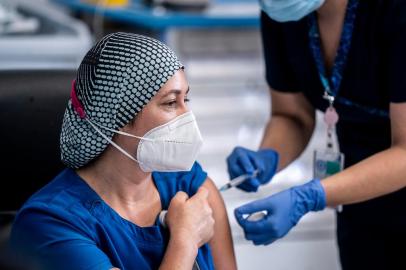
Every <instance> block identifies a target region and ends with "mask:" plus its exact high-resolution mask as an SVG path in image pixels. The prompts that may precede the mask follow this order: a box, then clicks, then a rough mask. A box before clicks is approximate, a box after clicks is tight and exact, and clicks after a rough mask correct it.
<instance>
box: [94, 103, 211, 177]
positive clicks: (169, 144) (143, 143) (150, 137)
mask: <svg viewBox="0 0 406 270" xmlns="http://www.w3.org/2000/svg"><path fill="white" fill-rule="evenodd" d="M88 122H89V124H90V125H91V126H92V127H93V128H94V129H95V130H96V131H97V132H98V133H100V134H101V135H102V136H103V138H104V139H106V140H108V141H109V142H110V143H111V144H112V145H113V146H114V147H115V148H117V150H119V151H120V152H122V153H123V154H124V155H126V156H127V157H129V158H130V159H132V160H134V161H136V162H138V164H139V166H140V168H141V170H143V171H144V172H152V171H159V172H177V171H189V170H191V168H192V166H193V164H194V162H195V161H196V158H197V155H198V153H199V150H200V148H201V146H202V144H203V139H202V135H201V134H200V130H199V127H198V126H197V123H196V119H195V116H194V114H193V113H192V112H191V111H189V112H186V113H184V114H182V115H180V116H178V117H176V118H174V119H173V120H171V121H169V122H167V123H165V124H163V125H160V126H157V127H155V128H153V129H151V130H150V131H148V132H147V133H146V134H145V135H144V136H142V137H139V136H136V135H132V134H129V133H126V132H122V131H117V130H113V129H109V128H106V127H104V126H101V125H99V124H97V123H94V122H93V121H90V120H88ZM99 127H100V128H103V129H107V130H110V131H112V132H114V133H117V134H121V135H124V136H129V137H133V138H138V139H140V142H139V144H138V148H137V158H134V157H133V156H132V155H130V154H129V153H128V152H127V151H125V150H124V149H123V148H121V147H120V146H119V145H117V144H116V143H114V142H113V141H112V140H110V139H109V138H108V137H107V136H106V135H104V134H103V133H102V132H101V131H100V129H99Z"/></svg>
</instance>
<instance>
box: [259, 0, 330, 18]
mask: <svg viewBox="0 0 406 270" xmlns="http://www.w3.org/2000/svg"><path fill="white" fill-rule="evenodd" d="M324 1H325V0H259V2H260V4H261V8H262V10H263V11H264V12H265V13H266V14H268V16H269V17H270V18H271V19H273V20H275V21H278V22H288V21H298V20H300V19H302V18H303V17H305V16H306V15H309V14H310V13H311V12H313V11H315V10H316V9H318V8H319V7H320V6H321V5H322V4H323V3H324Z"/></svg>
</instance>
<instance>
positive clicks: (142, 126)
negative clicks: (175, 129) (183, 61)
mask: <svg viewBox="0 0 406 270" xmlns="http://www.w3.org/2000/svg"><path fill="white" fill-rule="evenodd" d="M188 92H189V85H188V82H187V80H186V76H185V72H184V71H183V70H178V71H177V72H176V73H175V74H174V75H173V76H172V78H170V79H169V80H168V81H167V82H166V83H165V84H164V85H163V86H162V88H161V89H159V91H158V93H157V94H156V95H155V96H154V97H153V98H152V99H151V100H150V102H149V103H148V104H147V105H146V106H145V107H144V108H143V109H142V111H141V112H139V113H138V114H137V116H136V118H135V120H134V121H133V122H132V123H130V124H128V125H126V126H125V127H124V128H123V129H122V130H123V131H125V132H128V133H131V134H134V135H137V136H143V135H144V134H145V133H146V132H148V131H149V130H151V129H153V128H155V127H157V126H159V125H162V124H165V123H167V122H169V121H170V120H172V119H174V118H175V117H177V116H179V115H181V114H184V113H185V112H187V111H188V110H189V109H188V107H187V102H188V99H187V94H188Z"/></svg>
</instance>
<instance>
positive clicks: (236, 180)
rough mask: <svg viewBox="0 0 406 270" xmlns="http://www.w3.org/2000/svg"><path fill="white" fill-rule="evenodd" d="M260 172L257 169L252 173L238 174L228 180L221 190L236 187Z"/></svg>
mask: <svg viewBox="0 0 406 270" xmlns="http://www.w3.org/2000/svg"><path fill="white" fill-rule="evenodd" d="M258 172H259V171H258V170H255V171H254V172H253V173H252V174H242V175H240V176H237V177H236V178H233V179H231V180H230V182H228V183H227V184H225V185H224V186H222V187H220V188H219V191H220V192H223V191H226V190H228V189H230V188H232V187H236V186H238V185H240V184H242V183H244V182H245V181H246V180H248V179H250V178H252V177H256V176H257V175H258Z"/></svg>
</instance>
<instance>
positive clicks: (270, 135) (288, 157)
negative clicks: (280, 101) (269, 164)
mask: <svg viewBox="0 0 406 270" xmlns="http://www.w3.org/2000/svg"><path fill="white" fill-rule="evenodd" d="M313 129H314V122H313V123H310V124H307V125H303V124H301V123H300V122H299V121H297V120H295V119H293V118H290V117H287V116H283V115H273V116H272V119H271V120H270V121H269V122H268V125H267V126H266V129H265V133H264V136H263V139H262V142H261V146H260V148H272V149H274V150H275V151H277V152H278V153H279V164H278V171H280V170H282V169H283V168H285V167H286V166H287V165H289V164H290V163H291V162H292V161H294V160H295V159H296V158H297V157H299V156H300V154H301V153H302V152H303V150H304V149H305V148H306V146H307V144H308V142H309V140H310V138H311V136H312V133H313Z"/></svg>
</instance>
